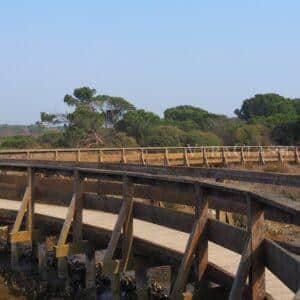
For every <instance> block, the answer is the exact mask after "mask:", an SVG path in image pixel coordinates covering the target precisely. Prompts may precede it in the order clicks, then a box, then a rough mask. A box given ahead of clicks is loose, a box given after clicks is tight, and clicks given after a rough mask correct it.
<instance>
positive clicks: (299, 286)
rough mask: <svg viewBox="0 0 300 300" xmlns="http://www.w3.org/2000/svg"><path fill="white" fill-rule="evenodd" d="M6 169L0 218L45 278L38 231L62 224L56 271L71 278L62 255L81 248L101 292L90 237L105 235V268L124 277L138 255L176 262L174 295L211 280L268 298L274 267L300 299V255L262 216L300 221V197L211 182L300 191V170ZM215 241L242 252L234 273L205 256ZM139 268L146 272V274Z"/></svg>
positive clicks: (45, 164)
mask: <svg viewBox="0 0 300 300" xmlns="http://www.w3.org/2000/svg"><path fill="white" fill-rule="evenodd" d="M56 155H57V154H56ZM79 161H80V159H79ZM112 165H113V164H112ZM122 166H123V167H122ZM118 168H119V169H118ZM188 170H189V171H188ZM197 170H198V171H197ZM209 170H210V171H209ZM0 172H1V173H0V197H1V198H2V199H6V200H0V220H7V219H8V218H13V226H12V228H10V230H9V235H8V239H9V244H10V247H11V256H12V257H11V261H12V265H13V267H17V265H18V245H20V244H22V243H28V242H30V243H32V247H33V248H35V249H37V253H38V259H39V267H40V272H41V274H45V269H46V268H47V264H46V259H45V257H46V256H47V252H46V251H45V247H44V243H45V235H43V230H41V228H42V227H43V226H48V225H47V224H56V226H58V227H60V229H59V238H58V241H57V243H56V245H55V247H54V251H55V256H56V257H57V260H58V272H59V274H60V276H61V277H62V278H64V277H65V276H67V274H66V273H67V269H66V257H68V256H71V255H75V254H85V255H86V287H87V288H89V289H94V288H95V268H96V265H95V251H96V250H97V249H95V247H94V246H93V240H94V239H102V240H103V244H105V245H106V247H105V248H106V251H105V255H104V258H103V261H102V263H101V265H102V272H103V273H104V274H114V276H118V274H120V273H122V272H124V271H126V270H130V269H131V268H132V267H133V266H132V260H133V257H134V256H136V255H141V256H143V257H146V258H148V260H149V265H151V266H162V265H170V266H171V268H172V278H173V279H172V285H171V290H170V293H169V298H170V299H176V300H177V299H191V297H192V295H191V293H190V292H189V291H187V290H186V288H187V284H188V283H189V282H198V283H199V284H201V283H203V282H206V281H209V282H213V283H215V284H218V285H221V286H223V287H225V288H226V289H227V290H228V295H229V299H271V297H272V295H270V294H269V293H268V291H267V289H266V273H267V272H269V271H270V272H271V273H273V274H274V275H275V277H276V278H277V279H278V280H280V281H281V282H282V283H283V284H284V285H285V286H286V287H287V288H288V289H289V290H290V292H291V293H294V295H295V296H294V299H299V294H300V258H299V257H300V256H299V253H295V252H294V251H293V249H292V247H288V245H283V244H279V243H277V242H276V241H274V240H270V239H268V238H266V236H265V227H264V226H265V220H272V221H276V222H280V223H286V224H293V225H296V226H300V204H299V203H300V202H296V201H291V200H288V199H286V198H284V197H280V196H278V197H273V196H270V195H268V194H264V193H259V192H253V191H251V190H248V189H242V188H238V187H235V186H233V185H230V184H226V183H222V182H212V181H209V180H207V179H206V178H205V177H209V178H214V179H217V180H219V179H232V180H244V181H250V182H260V183H269V184H278V185H283V186H284V185H286V186H295V187H299V184H300V176H298V175H285V174H276V173H262V172H247V171H233V170H229V169H214V168H212V169H205V168H195V170H194V171H193V168H185V167H178V168H176V167H175V168H171V167H170V168H167V167H153V168H152V167H145V166H136V165H134V164H133V165H126V166H124V164H123V165H117V164H115V167H114V168H110V169H109V168H108V167H107V165H105V163H103V165H102V167H101V168H100V167H99V166H98V167H95V163H93V162H90V163H88V162H87V163H84V162H78V161H77V162H64V163H62V162H60V161H46V160H45V161H36V160H34V159H32V157H30V160H28V157H26V158H25V159H24V158H23V157H21V158H20V160H18V159H16V158H15V157H14V158H12V157H9V158H7V157H6V159H5V158H2V159H1V160H0ZM189 172H190V173H189ZM197 172H198V173H197ZM201 172H202V173H201ZM200 174H201V175H200ZM157 202H163V203H167V204H168V205H169V206H170V205H180V206H184V207H185V208H186V207H188V208H189V212H184V211H179V210H174V209H169V208H165V207H160V206H157V205H156V203H157ZM37 209H38V211H37ZM62 209H63V210H62ZM209 209H212V210H222V211H226V212H231V213H236V214H240V215H243V216H244V217H245V218H246V220H247V225H246V228H241V227H237V226H234V225H230V224H227V223H224V222H221V221H220V220H217V219H215V218H212V217H210V216H209V214H208V211H209ZM95 212H97V213H99V215H97V216H99V217H100V218H101V216H102V217H103V218H104V217H105V214H113V215H115V218H113V220H114V222H115V223H114V224H113V226H112V228H111V229H107V228H100V227H99V226H96V225H95V226H92V225H88V222H89V221H90V222H92V219H93V213H95ZM100 212H101V213H102V215H101V214H100ZM61 214H62V215H64V214H65V215H64V217H62V218H61V217H59V216H61ZM84 215H85V216H86V218H87V221H86V222H87V223H85V222H84ZM95 222H100V220H98V221H95ZM136 222H142V223H136ZM135 224H139V227H138V229H137V227H136V226H135ZM143 226H145V227H143ZM151 226H154V227H151ZM155 226H156V227H155ZM153 228H154V229H153ZM136 231H138V232H140V233H137V232H136ZM149 231H150V232H149ZM143 232H145V236H143ZM147 232H148V233H147ZM164 232H169V234H166V236H165V238H164V239H165V244H164V243H163V242H162V239H161V238H159V236H160V234H162V235H163V234H164ZM183 235H185V236H187V240H186V242H185V244H184V245H181V246H180V247H183V249H182V251H180V250H178V249H179V248H178V246H177V242H178V241H180V240H181V241H182V236H183ZM148 236H151V238H147V237H148ZM212 244H213V245H219V246H221V247H223V249H226V250H230V252H232V253H235V254H236V255H238V257H239V262H238V266H237V269H236V271H235V273H230V272H229V271H228V270H227V269H224V268H222V267H221V266H218V265H216V263H215V262H214V261H209V251H210V249H211V248H210V247H211V246H209V245H212ZM224 251H225V250H224ZM229 257H233V256H229ZM235 257H236V256H235ZM228 263H230V262H228ZM137 274H142V275H143V274H144V275H143V276H145V274H146V270H142V271H141V270H138V272H137ZM41 276H42V275H41ZM116 278H118V277H116ZM145 295H147V293H145V292H144V293H143V292H141V293H140V294H138V297H139V298H140V299H145V297H146V296H145ZM273 296H274V297H276V295H273Z"/></svg>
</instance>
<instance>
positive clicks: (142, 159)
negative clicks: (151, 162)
mask: <svg viewBox="0 0 300 300" xmlns="http://www.w3.org/2000/svg"><path fill="white" fill-rule="evenodd" d="M140 151H141V155H140V159H141V164H142V165H143V166H145V165H146V161H145V155H144V149H143V148H141V150H140Z"/></svg>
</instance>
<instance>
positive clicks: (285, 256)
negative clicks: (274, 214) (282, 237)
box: [264, 239, 300, 292]
mask: <svg viewBox="0 0 300 300" xmlns="http://www.w3.org/2000/svg"><path fill="white" fill-rule="evenodd" d="M264 252H265V255H264V262H265V264H266V267H267V268H268V269H269V270H270V271H271V272H272V273H274V274H275V275H276V276H277V277H278V278H279V279H280V280H281V281H282V282H283V283H284V284H285V285H286V286H288V287H289V288H290V289H291V290H292V291H294V292H297V291H298V289H299V287H300V258H299V256H297V255H294V254H291V253H290V252H288V251H287V250H285V249H284V248H282V247H281V246H279V245H278V244H276V243H275V242H273V241H271V240H268V239H265V241H264Z"/></svg>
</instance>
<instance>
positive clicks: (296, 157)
mask: <svg viewBox="0 0 300 300" xmlns="http://www.w3.org/2000/svg"><path fill="white" fill-rule="evenodd" d="M295 163H296V164H298V165H299V164H300V159H299V154H298V149H297V146H295Z"/></svg>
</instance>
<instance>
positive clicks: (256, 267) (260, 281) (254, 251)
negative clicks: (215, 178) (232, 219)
mask: <svg viewBox="0 0 300 300" xmlns="http://www.w3.org/2000/svg"><path fill="white" fill-rule="evenodd" d="M247 209H248V215H247V219H248V226H247V230H248V233H249V236H250V243H251V247H250V249H251V266H250V272H249V288H250V295H251V299H252V300H260V299H264V297H265V266H264V260H263V256H264V253H263V247H262V246H263V240H264V232H263V230H264V228H263V225H264V209H263V206H262V205H261V204H260V203H257V202H256V201H255V200H254V199H251V196H250V195H248V196H247Z"/></svg>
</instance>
